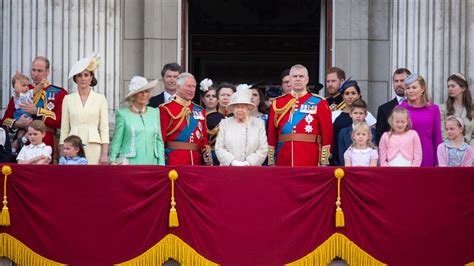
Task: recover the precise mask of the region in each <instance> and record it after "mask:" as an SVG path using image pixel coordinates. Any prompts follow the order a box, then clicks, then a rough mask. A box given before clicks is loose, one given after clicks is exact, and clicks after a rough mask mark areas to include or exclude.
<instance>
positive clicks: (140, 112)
mask: <svg viewBox="0 0 474 266" xmlns="http://www.w3.org/2000/svg"><path fill="white" fill-rule="evenodd" d="M132 109H133V111H134V112H135V113H137V114H139V115H141V114H143V113H144V112H145V111H146V106H144V107H143V108H142V109H141V110H138V108H137V107H136V106H135V105H134V104H132Z"/></svg>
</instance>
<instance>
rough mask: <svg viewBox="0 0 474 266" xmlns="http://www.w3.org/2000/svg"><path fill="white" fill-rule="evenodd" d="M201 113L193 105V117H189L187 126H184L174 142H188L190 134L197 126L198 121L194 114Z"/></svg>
mask: <svg viewBox="0 0 474 266" xmlns="http://www.w3.org/2000/svg"><path fill="white" fill-rule="evenodd" d="M185 108H187V107H185ZM201 112H202V110H201V109H200V108H198V107H197V106H196V105H193V115H190V116H189V124H186V125H185V126H184V127H183V129H182V130H181V132H180V133H179V135H178V137H176V139H175V141H180V142H188V140H189V138H190V137H191V134H192V133H193V132H194V131H195V130H196V127H197V125H198V124H199V120H198V119H196V118H195V116H194V114H196V113H201Z"/></svg>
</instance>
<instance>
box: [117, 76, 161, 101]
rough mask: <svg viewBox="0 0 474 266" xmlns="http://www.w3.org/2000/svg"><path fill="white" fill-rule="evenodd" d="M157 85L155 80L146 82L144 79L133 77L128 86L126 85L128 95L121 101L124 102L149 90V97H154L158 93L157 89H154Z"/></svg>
mask: <svg viewBox="0 0 474 266" xmlns="http://www.w3.org/2000/svg"><path fill="white" fill-rule="evenodd" d="M157 84H158V80H157V79H155V80H153V81H151V82H148V80H147V79H146V78H144V77H140V76H134V77H132V80H130V84H128V94H127V95H126V96H125V98H124V99H123V101H126V100H127V99H128V98H130V97H131V96H133V95H135V94H137V93H139V92H142V91H146V90H150V94H151V95H150V97H153V96H156V95H158V94H159V93H160V91H159V89H158V88H157V87H156V85H157Z"/></svg>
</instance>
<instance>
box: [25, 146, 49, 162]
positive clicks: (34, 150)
mask: <svg viewBox="0 0 474 266" xmlns="http://www.w3.org/2000/svg"><path fill="white" fill-rule="evenodd" d="M51 153H52V149H51V146H47V145H46V144H44V143H41V144H38V145H33V144H30V145H28V146H25V147H23V148H22V149H21V151H20V153H19V154H18V156H17V157H16V160H17V161H19V160H23V161H24V160H30V159H33V158H35V157H38V156H40V155H46V156H48V157H49V159H50V160H51Z"/></svg>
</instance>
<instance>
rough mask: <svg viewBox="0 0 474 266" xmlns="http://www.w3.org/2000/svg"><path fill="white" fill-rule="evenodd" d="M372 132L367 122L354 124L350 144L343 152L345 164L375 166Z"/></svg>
mask: <svg viewBox="0 0 474 266" xmlns="http://www.w3.org/2000/svg"><path fill="white" fill-rule="evenodd" d="M371 140H372V133H371V130H370V127H369V125H368V124H367V123H365V122H361V123H357V124H355V125H354V129H353V130H352V145H351V146H350V147H349V149H347V151H346V152H344V164H345V166H377V160H378V154H377V149H375V148H374V146H373V144H372V141H371Z"/></svg>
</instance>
